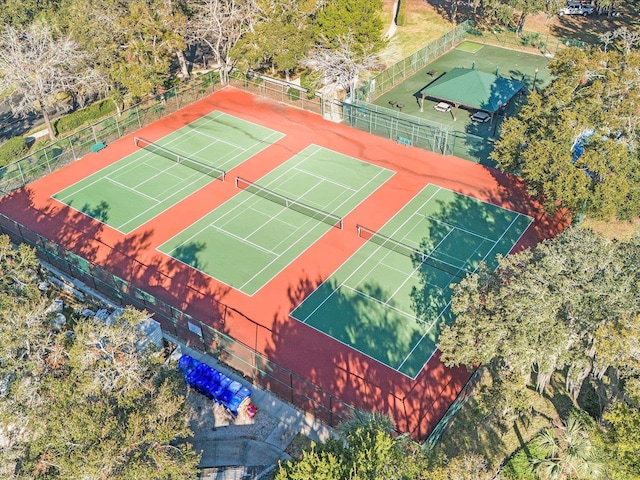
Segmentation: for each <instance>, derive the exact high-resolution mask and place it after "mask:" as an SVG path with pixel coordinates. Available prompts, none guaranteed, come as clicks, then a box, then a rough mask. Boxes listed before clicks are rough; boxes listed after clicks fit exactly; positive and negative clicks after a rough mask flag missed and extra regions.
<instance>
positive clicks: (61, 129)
mask: <svg viewBox="0 0 640 480" xmlns="http://www.w3.org/2000/svg"><path fill="white" fill-rule="evenodd" d="M115 109H116V106H115V104H114V103H113V102H112V101H111V100H109V99H105V100H102V101H101V102H98V103H94V104H93V105H89V106H88V107H86V108H83V109H81V110H77V111H75V112H72V113H70V114H69V115H65V116H64V117H61V118H59V119H58V120H56V121H55V122H54V128H55V130H56V133H57V134H58V135H61V134H63V133H69V132H72V131H74V130H76V129H77V128H79V127H81V126H85V125H90V124H92V123H94V122H95V121H97V120H98V119H100V118H102V117H106V116H107V115H109V114H111V113H113V112H114V111H115Z"/></svg>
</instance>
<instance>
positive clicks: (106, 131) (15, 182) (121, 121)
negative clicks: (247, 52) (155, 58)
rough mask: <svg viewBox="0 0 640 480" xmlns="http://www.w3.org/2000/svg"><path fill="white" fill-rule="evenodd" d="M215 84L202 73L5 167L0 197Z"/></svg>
mask: <svg viewBox="0 0 640 480" xmlns="http://www.w3.org/2000/svg"><path fill="white" fill-rule="evenodd" d="M218 81H219V73H218V72H217V71H211V72H208V73H205V74H203V75H201V76H199V77H197V78H195V79H194V80H192V81H190V82H188V83H184V84H181V85H178V86H176V87H173V88H171V89H169V90H167V91H166V92H164V93H163V94H159V95H155V96H153V97H151V98H149V99H147V100H144V101H142V102H140V103H138V104H137V105H134V106H132V107H130V108H127V109H126V110H123V111H122V112H120V113H119V114H118V113H116V114H113V115H111V116H109V117H107V118H105V119H103V120H100V121H99V122H96V123H94V124H93V125H89V126H88V127H85V128H83V129H81V130H78V131H76V132H74V133H72V134H70V135H68V136H66V137H63V138H60V139H58V140H56V141H55V142H53V143H50V144H49V145H47V146H45V147H44V148H41V149H40V150H37V151H35V152H33V153H32V154H29V155H27V156H25V157H23V158H21V159H19V160H17V161H15V162H13V163H10V164H8V165H5V166H4V167H2V168H0V195H6V194H8V193H10V192H12V191H14V190H16V189H18V188H20V187H22V186H24V185H26V184H27V183H29V182H32V181H34V180H37V179H38V178H40V177H43V176H45V175H48V174H50V173H51V172H54V171H56V170H58V169H59V168H61V167H63V166H65V165H67V164H69V163H71V162H74V161H76V160H78V159H80V158H81V157H83V156H84V155H86V154H88V153H90V152H91V151H92V150H91V147H92V146H93V145H95V144H96V143H99V142H103V143H105V144H107V143H110V142H113V141H115V140H117V139H119V138H121V137H123V136H125V135H128V134H130V133H133V132H135V131H136V130H138V129H140V128H142V127H144V126H146V125H149V124H150V123H152V122H155V121H156V120H159V119H160V118H162V117H164V116H166V115H169V114H170V113H173V112H175V111H177V110H179V109H181V108H182V107H185V106H187V105H190V104H191V103H193V102H195V101H196V100H200V99H201V98H203V97H205V96H207V95H209V94H210V93H212V92H213V91H214V89H215V86H216V84H217V83H218Z"/></svg>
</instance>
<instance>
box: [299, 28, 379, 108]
mask: <svg viewBox="0 0 640 480" xmlns="http://www.w3.org/2000/svg"><path fill="white" fill-rule="evenodd" d="M337 42H338V48H337V49H334V48H328V47H322V46H321V47H317V48H315V49H314V50H312V51H311V52H310V53H309V54H308V55H307V57H306V58H305V59H304V60H303V61H302V64H303V65H304V66H307V67H309V68H312V69H313V70H314V71H315V72H316V73H317V78H316V84H317V86H318V87H321V86H330V87H333V88H334V89H344V90H346V91H347V92H348V93H350V95H351V96H352V97H353V96H354V95H355V91H356V87H357V86H358V81H359V79H360V76H361V75H362V74H363V73H365V72H368V71H370V70H373V69H375V68H376V67H378V66H379V65H380V63H381V57H380V55H379V54H377V53H375V52H373V51H366V50H362V45H356V43H355V39H354V37H353V36H351V35H347V36H346V37H344V38H339V39H338V40H337Z"/></svg>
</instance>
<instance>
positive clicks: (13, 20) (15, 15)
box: [0, 0, 58, 28]
mask: <svg viewBox="0 0 640 480" xmlns="http://www.w3.org/2000/svg"><path fill="white" fill-rule="evenodd" d="M56 3H58V2H57V1H56V0H44V1H43V0H4V1H3V2H2V8H0V25H7V26H11V27H14V28H25V27H27V26H28V25H30V24H31V23H33V21H34V20H36V18H37V17H38V16H40V15H41V14H43V13H45V12H50V11H52V10H54V9H55V4H56Z"/></svg>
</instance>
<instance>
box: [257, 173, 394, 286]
mask: <svg viewBox="0 0 640 480" xmlns="http://www.w3.org/2000/svg"><path fill="white" fill-rule="evenodd" d="M382 173H384V171H383V170H380V171H379V172H378V173H377V174H376V175H375V176H374V177H372V178H371V179H369V180H368V181H367V183H366V184H365V185H364V186H366V185H368V184H369V183H371V182H373V181H374V180H375V179H376V178H377V177H378V175H381V174H382ZM364 186H363V188H364ZM363 188H361V189H359V190H357V191H355V192H354V193H353V194H352V195H351V196H349V197H347V198H345V200H344V201H343V202H342V203H341V204H340V205H338V206H337V207H336V210H337V209H338V208H340V207H341V206H342V205H344V204H345V203H347V202H348V201H350V200H351V199H352V198H354V197H355V196H356V194H357V193H359V192H360V191H361V190H362V189H363ZM299 198H302V197H299ZM367 198H368V196H367V197H364V198H362V199H361V200H360V201H359V202H358V203H357V204H356V205H354V207H353V208H352V209H351V210H349V212H347V213H346V214H345V215H344V216H347V215H348V214H349V213H351V212H352V211H353V210H354V209H355V208H357V207H358V205H360V204H361V203H362V202H363V201H364V200H366V199H367ZM285 208H286V207H285ZM306 223H308V222H305V224H306ZM314 223H317V222H315V221H314ZM314 228H315V227H314ZM300 230H302V226H301V227H300V228H299V229H298V231H300ZM329 231H330V230H328V229H327V230H326V231H325V232H324V233H323V234H322V235H325V234H326V233H327V232H329ZM307 233H310V232H307ZM305 237H306V234H305V235H302V236H301V237H300V240H302V239H304V238H305ZM316 241H317V240H316ZM297 243H298V242H295V244H297ZM314 243H315V242H314ZM312 246H313V243H312V244H310V245H309V246H307V247H306V248H305V249H304V250H303V251H302V252H300V255H302V254H303V253H304V252H306V251H307V250H308V249H309V248H311V247H312ZM290 248H291V247H290ZM290 248H287V249H286V250H285V251H284V252H282V255H280V256H283V255H284V254H285V253H286V252H288V251H289V250H290ZM300 255H297V256H296V257H295V258H292V259H291V261H290V262H287V264H286V265H284V266H283V267H282V268H281V269H280V270H278V271H277V272H276V273H275V274H274V275H273V276H271V277H270V278H273V277H275V276H276V275H277V274H278V273H280V272H281V271H283V270H284V269H285V268H287V267H288V266H289V265H290V264H291V263H293V262H294V261H295V260H296V259H297V258H298V257H299V256H300ZM278 258H279V257H278ZM277 260H278V259H274V260H273V261H272V262H271V263H270V264H269V265H265V267H264V268H262V269H261V270H260V271H259V272H258V273H256V275H254V277H252V280H253V278H255V277H256V276H257V275H258V274H260V273H262V271H264V270H265V269H266V268H267V267H269V266H271V264H273V262H275V261H277ZM245 285H246V284H245Z"/></svg>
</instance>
